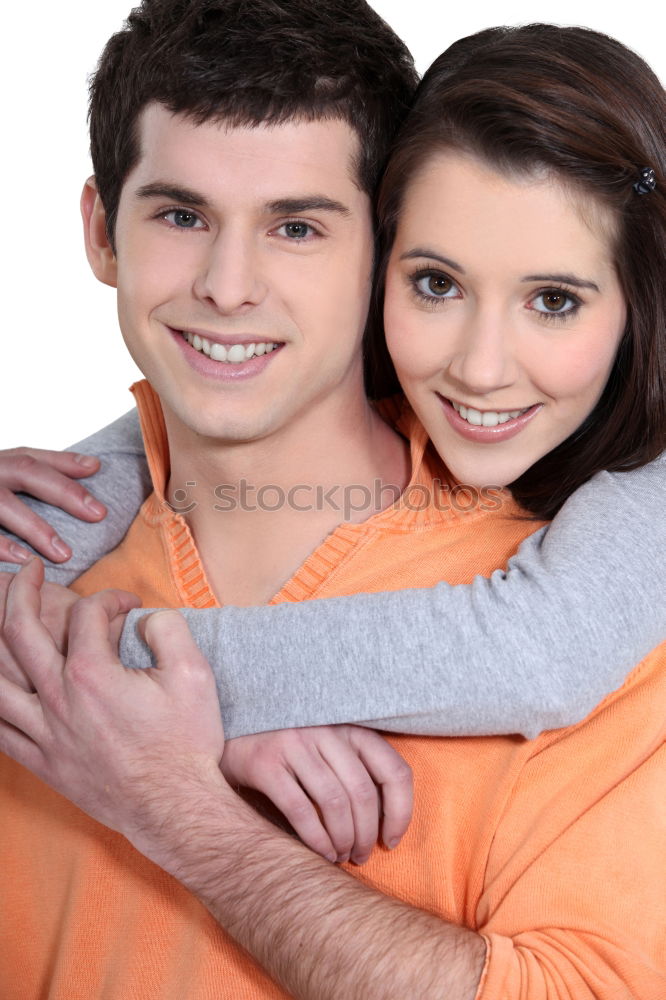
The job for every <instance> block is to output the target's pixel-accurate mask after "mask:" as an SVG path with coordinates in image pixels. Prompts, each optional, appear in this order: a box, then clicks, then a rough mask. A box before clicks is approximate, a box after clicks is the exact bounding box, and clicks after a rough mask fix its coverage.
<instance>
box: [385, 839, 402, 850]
mask: <svg viewBox="0 0 666 1000" xmlns="http://www.w3.org/2000/svg"><path fill="white" fill-rule="evenodd" d="M399 843H400V838H399V837H394V838H393V840H389V842H388V844H387V845H386V846H387V847H388V849H389V851H393V850H394V849H395V848H396V847H397V846H398V844H399Z"/></svg>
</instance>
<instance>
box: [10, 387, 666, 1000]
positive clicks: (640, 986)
mask: <svg viewBox="0 0 666 1000" xmlns="http://www.w3.org/2000/svg"><path fill="white" fill-rule="evenodd" d="M135 391H136V396H137V403H138V405H139V409H140V412H141V417H142V424H143V428H144V438H145V443H146V452H147V455H148V459H149V463H150V467H151V473H152V475H153V483H154V486H155V493H154V494H153V495H152V496H151V497H150V498H149V499H148V500H147V501H146V503H145V504H144V506H143V508H142V510H141V512H140V514H139V516H138V517H137V519H136V520H135V522H134V524H133V526H132V528H131V529H130V532H129V533H128V535H127V538H126V539H125V541H124V542H123V543H122V544H121V545H120V546H119V548H118V549H116V550H115V552H113V553H111V554H110V555H108V556H106V557H105V558H104V559H102V560H101V561H100V562H99V563H98V564H97V565H96V566H95V567H93V569H91V570H90V571H89V572H88V573H86V574H85V575H84V576H83V577H81V579H80V580H79V581H78V582H77V584H76V585H75V589H77V590H78V591H79V592H80V593H91V592H94V591H96V590H99V589H102V588H103V587H108V586H117V587H123V588H124V589H127V590H132V591H134V592H136V593H138V594H139V595H140V596H141V597H142V600H143V603H144V605H145V606H153V607H157V606H175V607H177V606H183V605H187V606H190V607H211V606H214V605H215V604H216V601H215V597H214V595H213V593H212V592H211V590H210V587H209V586H208V583H207V580H206V576H205V572H204V569H203V565H202V563H201V560H200V557H199V554H198V552H197V550H196V546H195V544H194V541H193V539H192V536H191V534H190V532H189V529H188V527H187V524H186V522H185V520H184V519H183V518H182V517H181V516H180V515H178V514H176V513H174V512H173V511H172V510H170V509H169V507H168V506H167V505H165V503H164V502H163V493H164V488H165V484H166V480H167V478H168V448H167V441H166V433H165V429H164V423H163V419H162V414H161V409H160V406H159V402H158V400H157V397H156V396H155V395H154V393H153V392H152V390H151V389H150V387H149V386H148V385H147V384H146V383H141V384H139V386H137V387H136V390H135ZM393 417H394V418H397V417H398V414H397V411H396V412H394V413H393ZM400 427H401V429H402V430H403V431H404V432H405V433H407V434H408V435H409V437H410V441H411V455H412V480H411V483H410V486H409V487H408V489H407V490H406V491H405V493H404V494H403V497H402V498H401V499H400V500H399V501H398V502H397V503H396V504H395V505H394V506H393V507H390V508H388V509H387V510H385V511H383V512H382V513H380V514H378V515H375V516H374V517H372V518H370V519H369V520H368V521H366V522H364V523H362V524H343V525H341V526H340V527H339V528H337V529H336V530H335V531H334V532H333V533H332V534H331V535H329V536H328V537H327V538H326V539H325V540H324V541H323V542H322V544H321V545H320V546H319V547H318V548H317V549H316V551H315V552H313V553H312V555H311V556H310V557H309V558H308V559H307V560H306V561H305V562H304V563H303V565H302V566H301V567H300V568H299V569H298V570H297V572H296V573H295V574H294V576H293V577H292V578H291V580H289V581H288V582H287V583H286V584H285V586H284V587H283V588H282V590H281V591H280V592H279V594H277V595H276V596H275V598H274V599H273V601H272V602H271V603H279V602H281V601H299V600H306V599H310V598H318V597H331V596H341V595H346V594H353V593H356V592H359V591H379V590H389V589H398V588H401V587H428V586H431V585H434V584H435V583H437V582H438V581H439V580H442V579H446V580H448V581H449V582H451V583H457V582H467V581H469V580H471V579H472V578H473V576H474V575H476V574H477V573H483V574H485V575H489V574H490V573H491V572H492V571H493V570H494V569H496V568H498V567H501V566H503V565H504V564H505V563H506V561H507V559H508V558H509V557H510V556H511V555H512V554H513V552H514V551H515V549H516V548H517V546H518V544H519V543H520V541H521V540H522V538H523V537H524V536H525V535H526V534H528V533H529V532H530V531H532V530H534V528H535V523H534V522H530V521H527V520H525V519H520V518H519V517H518V516H517V515H518V514H519V510H518V508H517V507H516V506H515V505H514V504H513V502H512V501H511V499H510V498H509V497H508V496H507V495H506V494H500V495H499V496H498V497H495V498H494V499H492V498H491V499H490V501H489V502H486V501H484V500H483V498H480V499H479V502H477V503H475V504H472V505H471V509H466V510H463V508H464V507H466V505H467V503H468V499H469V498H465V497H464V496H462V495H461V496H460V497H459V499H458V503H457V504H453V505H451V504H449V509H448V510H446V509H442V508H443V507H444V502H443V501H445V499H446V498H444V497H442V495H441V494H440V493H439V491H438V490H437V488H436V486H435V482H434V481H435V480H436V478H437V477H438V476H439V475H440V470H439V468H438V466H437V462H436V460H435V459H434V458H433V457H432V455H431V453H430V451H429V450H428V449H427V447H426V445H427V439H426V435H425V433H424V431H423V429H422V428H421V427H420V425H419V424H418V422H417V421H416V420H415V418H414V417H413V415H411V414H410V413H409V412H408V411H406V412H405V414H403V415H402V417H401V419H400ZM449 500H450V498H449ZM426 501H427V502H426ZM452 507H453V509H451V508H452ZM456 507H457V509H455V508H456ZM484 507H485V508H488V509H483V508H484ZM602 585H603V581H600V586H602ZM647 599H649V595H647ZM664 660H665V656H664V647H660V649H659V650H657V651H655V653H653V654H652V655H651V656H650V657H648V658H647V659H646V660H645V661H643V663H642V664H641V665H639V667H637V668H636V670H635V671H634V672H633V673H632V674H631V675H630V677H629V678H628V680H627V681H626V682H625V684H624V685H623V687H622V688H621V689H620V690H619V691H618V692H615V693H614V694H612V695H610V696H609V697H608V698H607V699H606V700H605V701H604V702H603V703H602V705H601V706H599V707H598V708H597V709H596V710H595V711H594V712H593V713H592V714H591V715H590V716H588V718H587V719H586V720H584V721H583V722H582V723H580V724H578V725H577V726H574V727H571V728H569V729H565V730H559V731H556V732H552V733H545V734H543V735H542V736H540V737H539V738H538V739H536V740H533V741H526V740H524V739H522V738H520V737H488V738H475V739H443V738H442V739H440V738H433V737H415V736H392V737H391V742H392V743H393V745H394V746H396V747H397V749H398V750H399V751H400V752H401V753H402V754H403V756H404V757H405V758H406V759H407V760H408V761H409V763H410V764H411V766H412V768H413V770H414V776H415V785H416V804H415V813H414V819H413V821H412V825H411V827H410V829H409V831H408V833H407V835H406V836H405V838H404V839H403V842H402V844H401V845H400V847H399V848H398V849H397V850H396V851H394V852H391V853H390V852H388V851H386V850H384V849H383V848H379V847H378V848H377V849H376V850H375V851H374V853H373V855H372V857H371V859H370V861H369V862H368V864H367V865H365V866H364V867H363V868H362V869H354V868H350V871H351V872H352V874H353V875H355V876H356V877H357V878H359V879H360V880H361V881H363V882H365V883H367V884H368V885H371V886H374V887H376V888H378V889H379V890H381V891H382V892H385V893H387V894H390V895H393V896H396V897H398V898H400V899H403V900H405V901H406V902H408V903H410V904H413V905H414V906H419V907H422V908H424V909H426V910H428V911H430V912H432V913H435V914H437V915H439V916H440V917H442V918H443V919H445V920H449V921H453V922H455V923H458V924H464V925H466V926H468V927H471V928H473V929H475V930H477V931H479V932H480V933H482V934H483V935H484V936H485V937H486V939H487V941H488V945H489V950H488V960H487V962H486V968H485V970H484V975H483V979H482V982H481V984H480V986H479V991H478V994H477V996H478V1000H505V998H506V1000H513V998H516V1000H518V998H521V1000H542V998H543V1000H545V998H548V1000H551V998H552V1000H555V998H557V1000H560V998H564V997H567V998H570V997H571V998H593V997H598V998H601V997H603V998H605V997H609V998H610V997H611V996H612V997H613V998H626V1000H630V998H631V1000H648V998H649V1000H664V997H666V778H665V773H666V754H665V752H664V735H665V733H666V671H665V670H664ZM362 666H363V665H362V663H361V662H360V663H359V669H362ZM418 668H419V663H418V645H417V643H415V648H414V660H413V662H410V663H406V664H405V670H406V671H411V670H418ZM469 669H470V671H472V670H474V650H473V649H470V651H469ZM584 669H585V666H584V664H581V670H584ZM313 670H316V664H313ZM0 795H1V797H2V806H3V807H2V835H1V837H0V843H1V844H2V847H1V849H0V881H1V882H2V886H1V887H0V997H2V998H3V1000H33V998H38V997H39V998H42V997H44V998H46V997H48V998H49V1000H93V998H94V1000H97V998H99V1000H135V998H136V1000H245V998H248V1000H249V998H273V997H284V996H285V994H284V993H283V991H281V990H280V989H279V988H278V987H277V986H275V985H274V984H273V983H272V982H271V981H270V980H269V979H268V977H267V976H266V975H265V974H264V973H263V972H262V971H261V970H260V969H259V968H258V967H257V966H256V965H255V964H254V963H253V962H252V960H251V959H250V958H248V956H247V955H246V954H245V953H244V952H242V951H241V950H240V949H239V948H237V947H236V945H235V944H234V943H233V942H232V941H231V940H230V939H229V938H228V937H227V935H226V934H225V933H224V932H223V931H222V930H221V929H220V928H219V927H218V925H217V924H216V923H215V922H214V920H213V918H212V917H211V916H210V914H209V913H208V912H207V910H205V909H204V907H203V906H201V905H200V904H199V902H198V901H197V900H196V899H195V898H194V897H193V896H192V895H191V894H190V893H189V892H187V891H186V890H185V889H184V888H182V887H181V886H180V885H179V884H178V883H177V882H175V881H174V880H173V879H172V878H171V877H170V876H169V875H167V874H166V873H164V872H163V871H161V870H160V869H159V868H157V867H156V866H155V865H153V864H152V863H151V862H149V861H147V860H146V859H144V858H143V857H141V855H139V854H138V853H137V852H136V851H134V849H133V848H132V847H131V846H130V845H129V843H128V842H127V841H126V840H125V839H124V838H123V837H121V836H119V835H117V834H115V833H113V832H111V831H109V830H107V829H106V828H104V827H102V826H100V825H99V824H97V823H95V822H94V821H93V820H90V819H89V818H88V817H87V816H85V815H84V814H83V813H81V812H80V811H79V810H78V809H76V808H75V807H74V806H72V805H71V804H70V803H69V802H67V801H66V800H65V799H63V798H62V797H61V796H59V795H57V794H56V793H55V792H52V791H51V790H50V789H48V788H47V787H46V786H44V785H43V784H42V783H41V782H40V781H38V780H37V779H36V778H34V777H33V776H32V775H30V774H29V773H28V772H27V771H25V770H24V769H23V768H21V767H19V766H18V765H16V764H14V763H13V762H12V761H10V760H9V759H8V758H5V757H0Z"/></svg>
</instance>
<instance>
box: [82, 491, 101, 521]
mask: <svg viewBox="0 0 666 1000" xmlns="http://www.w3.org/2000/svg"><path fill="white" fill-rule="evenodd" d="M83 503H84V506H85V507H87V508H88V510H89V511H90V513H91V514H95V515H96V516H97V517H102V516H103V515H104V514H106V508H105V507H103V506H102V504H101V503H100V502H99V500H95V497H94V496H92V495H91V494H90V493H89V494H88V496H87V497H86V498H85V500H84V501H83Z"/></svg>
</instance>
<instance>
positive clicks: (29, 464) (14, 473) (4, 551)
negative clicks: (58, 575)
mask: <svg viewBox="0 0 666 1000" xmlns="http://www.w3.org/2000/svg"><path fill="white" fill-rule="evenodd" d="M98 469H99V461H98V460H97V459H96V458H93V457H92V456H90V455H77V454H75V453H73V452H67V451H43V450H40V449H37V448H9V449H7V450H5V451H0V528H5V529H6V530H7V531H11V532H12V533H13V534H15V535H18V537H19V538H22V539H24V540H25V541H26V542H28V543H29V544H30V545H32V546H33V547H34V548H35V549H36V550H37V551H38V552H41V554H42V555H44V556H46V557H47V558H48V559H50V560H51V561H52V562H57V563H61V562H66V561H67V560H68V559H69V558H70V556H71V555H72V551H71V549H70V547H69V546H68V545H67V543H66V542H64V541H63V540H62V539H61V538H59V537H58V535H57V534H56V533H55V532H54V530H53V528H51V527H50V525H49V524H48V523H47V522H46V521H45V520H43V518H41V517H39V515H37V514H35V513H34V511H32V510H30V508H29V507H28V506H27V505H26V504H25V503H24V502H23V501H22V500H21V499H20V498H19V497H17V496H15V494H16V493H29V494H30V496H33V497H36V498H37V499H38V500H43V501H44V502H45V503H48V504H51V505H53V506H54V507H61V508H62V509H63V510H64V511H67V513H68V514H72V515H73V516H74V517H78V518H80V520H82V521H101V519H102V518H103V517H105V516H106V508H105V507H104V505H103V504H101V503H100V502H99V500H96V499H95V497H94V496H93V495H92V493H89V492H88V490H87V489H85V487H83V486H81V484H80V483H77V482H76V480H77V479H82V478H85V477H86V476H91V475H93V473H95V472H97V470H98ZM30 557H31V553H30V552H28V551H27V549H24V548H23V547H22V546H21V545H17V544H16V542H14V541H12V540H11V539H8V538H3V537H1V536H0V561H4V562H13V563H24V562H26V561H27V560H28V559H29V558H30Z"/></svg>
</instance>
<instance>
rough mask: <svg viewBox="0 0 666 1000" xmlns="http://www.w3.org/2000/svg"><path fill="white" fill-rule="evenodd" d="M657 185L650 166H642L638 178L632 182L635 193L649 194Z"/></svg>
mask: <svg viewBox="0 0 666 1000" xmlns="http://www.w3.org/2000/svg"><path fill="white" fill-rule="evenodd" d="M656 186H657V178H656V176H655V172H654V170H653V169H652V167H643V169H642V170H641V172H640V174H639V178H638V180H637V181H636V182H635V184H634V191H635V192H636V194H649V193H650V191H654V189H655V188H656Z"/></svg>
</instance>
